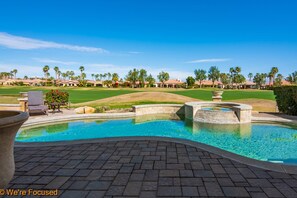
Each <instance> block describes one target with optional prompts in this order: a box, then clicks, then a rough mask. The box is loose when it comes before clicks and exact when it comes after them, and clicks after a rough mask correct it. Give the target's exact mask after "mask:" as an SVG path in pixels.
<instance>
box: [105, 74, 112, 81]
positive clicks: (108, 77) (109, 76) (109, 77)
mask: <svg viewBox="0 0 297 198" xmlns="http://www.w3.org/2000/svg"><path fill="white" fill-rule="evenodd" d="M106 75H107V80H110V79H111V73H110V72H108V73H107V74H106Z"/></svg>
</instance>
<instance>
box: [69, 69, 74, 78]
mask: <svg viewBox="0 0 297 198" xmlns="http://www.w3.org/2000/svg"><path fill="white" fill-rule="evenodd" d="M74 75H75V73H74V71H69V78H70V79H71V80H73V79H74Z"/></svg>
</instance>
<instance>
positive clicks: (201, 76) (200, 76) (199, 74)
mask: <svg viewBox="0 0 297 198" xmlns="http://www.w3.org/2000/svg"><path fill="white" fill-rule="evenodd" d="M194 74H195V80H197V81H199V84H200V88H201V87H202V81H203V80H206V78H207V76H206V70H203V69H198V70H197V69H195V71H194Z"/></svg>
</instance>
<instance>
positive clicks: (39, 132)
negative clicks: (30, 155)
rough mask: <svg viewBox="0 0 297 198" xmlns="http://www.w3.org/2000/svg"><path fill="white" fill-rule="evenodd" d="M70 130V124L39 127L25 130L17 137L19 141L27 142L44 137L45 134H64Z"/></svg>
mask: <svg viewBox="0 0 297 198" xmlns="http://www.w3.org/2000/svg"><path fill="white" fill-rule="evenodd" d="M68 128H69V123H61V124H55V125H47V126H39V127H35V128H28V129H23V130H21V131H20V133H19V134H18V135H17V140H26V139H30V138H32V137H39V136H43V135H44V134H45V133H48V134H53V133H62V132H64V131H67V130H68Z"/></svg>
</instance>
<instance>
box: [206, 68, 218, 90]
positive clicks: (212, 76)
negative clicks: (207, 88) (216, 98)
mask: <svg viewBox="0 0 297 198" xmlns="http://www.w3.org/2000/svg"><path fill="white" fill-rule="evenodd" d="M208 79H209V80H211V81H212V87H214V83H215V81H218V80H219V79H220V70H219V69H218V67H216V66H211V67H210V68H209V71H208Z"/></svg>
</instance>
